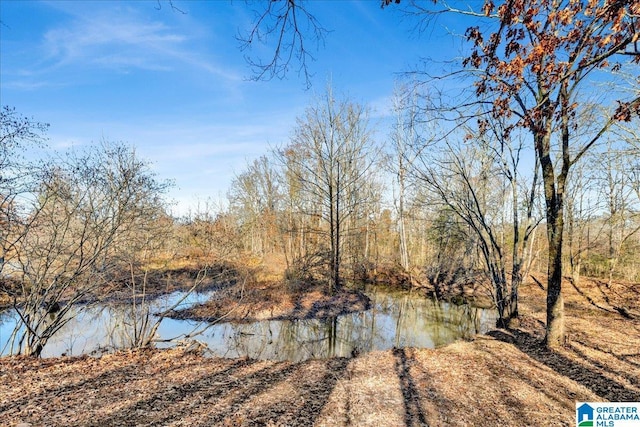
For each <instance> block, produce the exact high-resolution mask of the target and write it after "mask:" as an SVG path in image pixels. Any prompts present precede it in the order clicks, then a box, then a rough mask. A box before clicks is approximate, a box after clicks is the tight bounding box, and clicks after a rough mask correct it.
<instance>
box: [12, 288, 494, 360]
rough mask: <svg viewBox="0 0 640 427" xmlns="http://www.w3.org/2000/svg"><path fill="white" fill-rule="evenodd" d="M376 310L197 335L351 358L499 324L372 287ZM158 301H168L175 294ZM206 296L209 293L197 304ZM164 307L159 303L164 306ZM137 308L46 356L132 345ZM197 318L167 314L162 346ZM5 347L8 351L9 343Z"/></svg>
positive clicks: (216, 347)
mask: <svg viewBox="0 0 640 427" xmlns="http://www.w3.org/2000/svg"><path fill="white" fill-rule="evenodd" d="M368 295H369V297H370V298H371V299H372V302H373V304H372V308H371V309H370V310H367V311H364V312H358V313H349V314H344V315H341V316H338V317H331V318H326V319H308V320H284V321H283V320H278V321H261V322H254V323H247V324H232V323H224V324H218V325H213V326H211V327H210V328H209V329H207V330H206V331H205V332H204V333H203V334H202V335H200V336H199V337H197V339H198V340H199V341H201V342H203V343H205V344H207V346H208V347H209V349H210V352H211V354H212V355H215V356H221V357H243V356H248V357H251V358H255V359H271V360H292V361H300V360H306V359H313V358H325V357H333V356H340V357H349V356H352V355H354V354H357V353H363V352H367V351H371V350H384V349H390V348H393V347H397V348H400V347H426V348H435V347H440V346H442V345H445V344H448V343H450V342H453V341H455V340H458V339H465V338H469V337H471V336H473V335H474V334H476V333H484V332H487V331H488V330H489V329H491V328H492V327H493V326H494V325H495V321H496V316H495V314H494V313H493V311H492V310H483V309H479V308H474V307H470V306H467V305H460V306H457V305H453V304H449V303H444V302H438V301H434V300H431V299H427V298H424V297H422V296H420V295H417V294H415V293H414V294H411V293H408V292H389V291H387V290H380V289H373V290H371V291H370V292H368ZM174 297H175V296H169V298H168V299H167V300H165V301H164V302H163V301H159V302H158V303H157V304H159V305H161V304H169V303H170V302H171V298H174ZM198 299H199V300H201V301H202V300H204V299H206V296H205V295H202V296H200V297H199V298H194V300H193V301H192V302H196V301H197V300H198ZM157 308H158V307H152V309H157ZM131 318H132V312H131V307H130V306H126V305H125V306H114V305H111V306H107V305H105V306H103V307H100V308H96V309H95V310H87V312H85V313H83V314H81V315H80V316H78V318H77V319H74V320H73V321H71V322H69V324H68V325H67V326H65V328H64V329H63V330H61V331H60V332H59V334H58V335H56V336H55V337H54V338H55V339H54V340H52V342H50V343H49V345H48V346H47V347H46V349H45V350H46V352H45V354H43V356H45V357H46V356H57V355H61V354H70V355H71V354H74V355H77V354H81V353H91V352H96V350H97V351H98V352H100V350H101V349H105V348H107V349H113V348H122V347H127V345H128V343H129V341H130V340H131V337H130V319H131ZM0 319H2V321H0V348H2V347H3V346H4V345H5V344H6V342H3V340H4V341H6V337H7V335H8V334H6V333H5V332H6V331H7V330H9V331H10V330H11V329H12V328H13V325H14V324H15V323H14V319H12V316H11V313H10V312H9V313H6V312H5V313H0ZM198 325H199V324H198V322H193V321H185V320H175V319H164V320H163V321H162V323H161V325H160V328H159V329H158V330H157V332H156V334H157V340H158V341H160V343H159V344H158V346H169V345H171V344H170V343H162V342H161V341H162V340H164V339H168V338H172V337H179V336H181V335H182V336H184V335H186V334H189V333H190V332H191V331H193V329H194V328H197V327H198ZM5 353H6V349H5Z"/></svg>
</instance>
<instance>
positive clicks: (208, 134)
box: [0, 0, 457, 214]
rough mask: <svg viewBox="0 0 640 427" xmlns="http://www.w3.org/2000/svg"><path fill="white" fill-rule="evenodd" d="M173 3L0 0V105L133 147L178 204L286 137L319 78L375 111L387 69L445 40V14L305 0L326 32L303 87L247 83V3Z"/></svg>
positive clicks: (183, 206)
mask: <svg viewBox="0 0 640 427" xmlns="http://www.w3.org/2000/svg"><path fill="white" fill-rule="evenodd" d="M174 4H175V5H176V6H177V7H179V8H180V9H181V10H183V11H184V12H185V13H180V12H177V11H175V10H172V9H171V8H170V7H169V5H168V4H167V3H166V2H165V1H161V2H160V5H161V6H162V7H161V8H160V9H159V10H158V2H156V1H126V0H123V1H87V2H83V1H26V0H0V19H1V21H2V25H1V26H0V31H1V33H0V98H1V99H0V103H1V104H2V105H9V106H12V107H15V108H16V109H17V110H18V112H19V113H21V114H23V115H27V116H30V117H31V116H32V117H33V118H34V119H36V120H38V121H42V122H47V123H50V124H51V127H50V131H49V138H50V141H49V142H50V145H51V147H53V148H56V149H64V148H65V147H69V146H76V147H81V146H83V145H86V144H92V143H97V142H98V141H100V140H101V139H102V138H104V139H107V140H113V141H125V142H127V143H130V144H131V145H133V146H135V147H136V150H137V152H138V153H139V155H140V156H141V157H143V158H145V159H148V160H149V161H151V162H152V163H153V168H154V170H155V172H156V173H157V175H158V177H159V178H161V179H172V180H174V182H175V184H176V187H175V188H174V189H173V190H172V192H171V193H170V194H169V196H170V198H172V199H174V200H175V201H176V202H177V206H176V207H175V208H174V212H175V213H177V214H181V213H184V212H186V210H187V209H188V208H189V207H192V208H193V207H195V205H196V203H197V201H198V200H200V201H204V200H206V199H208V198H212V199H213V200H214V201H216V200H219V199H223V198H224V197H225V194H226V192H227V190H228V188H229V184H230V182H231V180H232V179H233V176H234V174H237V173H240V172H242V170H243V168H244V165H245V164H246V163H247V161H251V160H252V159H254V158H256V157H258V156H260V155H262V154H265V153H267V152H268V150H269V147H272V146H276V145H279V144H283V143H286V142H287V140H288V138H289V135H290V134H291V131H292V130H293V127H294V126H295V119H296V117H297V116H299V115H301V114H302V113H303V111H304V109H305V107H306V106H308V105H309V103H310V102H311V101H312V100H313V97H314V94H317V93H321V92H323V91H324V89H325V86H326V82H327V81H328V79H331V81H332V84H333V87H334V89H335V90H336V91H337V92H338V93H341V94H345V95H348V96H349V97H351V98H352V99H354V100H356V101H359V102H362V103H366V104H369V105H370V106H371V107H372V109H373V116H374V119H375V118H376V117H377V118H380V117H384V116H385V114H388V112H389V108H390V105H391V103H390V96H391V94H392V92H393V87H394V81H395V80H397V78H398V73H401V72H403V71H407V70H410V69H412V68H413V67H414V65H415V64H417V63H418V62H419V59H420V58H421V57H439V56H442V55H447V56H451V54H452V53H454V54H455V50H456V49H457V47H456V43H457V42H456V41H454V39H452V38H451V37H449V36H446V35H443V34H441V32H444V29H445V28H446V27H447V25H446V23H440V24H438V26H436V30H435V32H431V33H430V34H429V35H428V37H426V36H425V35H423V36H422V37H418V36H417V35H416V33H414V32H412V31H411V29H412V28H413V25H414V24H415V21H413V20H411V19H402V16H401V14H400V13H399V11H398V10H397V9H395V10H394V9H386V10H381V9H380V2H379V1H378V0H365V1H348V0H333V1H329V0H327V1H321V0H313V1H311V2H310V4H309V5H308V8H309V10H310V11H311V12H312V13H314V14H315V15H316V17H317V18H318V20H319V21H320V22H321V23H322V24H323V26H324V27H325V28H327V29H328V30H330V31H331V32H330V33H329V34H328V35H327V37H326V40H325V43H324V46H321V47H320V49H319V50H315V46H313V45H309V47H310V48H311V52H312V53H313V55H314V56H315V57H316V61H314V62H310V63H309V70H310V71H311V72H312V73H314V77H313V79H312V84H313V86H312V88H311V89H310V90H306V89H305V84H304V83H305V82H304V79H302V78H299V77H298V75H297V74H296V73H295V70H294V71H292V72H291V73H289V75H288V77H287V79H285V80H277V79H276V80H271V81H259V82H255V81H250V80H248V77H250V76H251V71H250V69H249V67H248V65H247V63H246V61H245V59H244V56H243V55H244V54H245V53H244V52H241V51H240V49H239V43H238V41H237V40H236V35H237V34H238V32H239V31H244V30H247V29H249V28H250V27H251V23H252V16H253V15H252V6H251V4H249V5H247V3H245V2H244V1H234V2H231V1H227V0H212V1H206V2H205V1H198V2H196V1H181V0H174ZM259 6H260V2H256V4H255V5H254V7H259ZM426 39H428V42H427V41H426ZM250 53H251V54H252V55H255V56H257V57H262V58H265V59H267V58H268V55H269V54H270V53H271V52H270V50H269V49H268V48H267V47H265V46H260V45H258V46H255V47H254V50H253V51H252V52H250ZM374 121H375V120H374ZM379 122H380V123H381V124H382V125H381V126H379V127H378V132H377V137H378V138H385V137H386V135H387V134H388V130H386V129H384V125H383V124H384V120H381V121H380V120H379Z"/></svg>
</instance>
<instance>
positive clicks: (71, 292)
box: [12, 143, 167, 356]
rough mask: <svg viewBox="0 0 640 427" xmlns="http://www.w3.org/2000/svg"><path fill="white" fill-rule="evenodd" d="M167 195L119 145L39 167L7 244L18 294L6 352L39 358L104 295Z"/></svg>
mask: <svg viewBox="0 0 640 427" xmlns="http://www.w3.org/2000/svg"><path fill="white" fill-rule="evenodd" d="M166 188H167V184H166V183H161V182H158V181H156V180H155V178H154V176H153V174H152V173H151V172H150V171H149V168H148V165H147V164H146V163H145V162H143V161H141V160H139V159H137V157H136V156H135V152H134V151H133V150H131V149H129V148H128V147H126V146H124V145H117V144H107V143H105V144H103V145H102V146H101V147H100V148H98V149H93V150H89V151H87V152H86V153H84V154H78V153H76V152H69V153H68V154H67V155H66V156H65V157H64V158H63V159H60V160H58V161H55V162H51V163H48V164H44V165H43V166H42V169H41V171H40V179H39V185H38V187H37V189H36V191H34V193H33V194H32V196H31V197H30V198H28V200H27V202H25V203H27V204H28V209H25V216H24V217H23V218H22V224H23V227H22V228H21V229H20V230H18V231H17V233H18V234H17V239H16V244H15V245H14V249H15V253H16V256H15V263H16V264H17V265H18V271H17V272H15V274H14V277H15V278H16V279H17V280H18V281H19V282H20V284H21V289H20V293H19V295H14V304H13V308H14V310H15V311H16V313H17V314H18V316H19V319H20V322H19V324H18V325H17V327H16V329H15V330H14V339H13V340H12V351H17V352H18V353H23V354H26V355H32V356H39V355H40V353H41V352H42V350H43V348H44V347H45V346H46V344H47V342H48V341H49V339H50V338H51V337H52V336H53V335H55V333H56V332H57V331H58V330H60V328H62V327H63V326H64V325H65V324H66V323H67V322H68V321H69V320H70V319H71V314H72V313H74V312H75V313H77V312H78V311H77V310H75V308H78V306H77V304H78V303H81V302H83V303H86V302H89V301H91V300H92V299H95V298H96V296H97V295H100V294H103V293H104V292H106V291H107V290H108V286H109V285H110V283H111V280H112V279H113V278H114V276H115V274H116V272H118V271H119V269H121V268H122V267H123V266H126V264H123V260H125V259H126V258H127V255H130V254H128V253H127V251H128V249H129V248H130V247H131V245H132V244H133V243H132V240H135V237H136V236H138V235H139V233H141V230H145V229H146V228H147V225H148V224H149V223H150V222H152V221H153V220H154V218H156V217H157V215H158V212H160V211H161V207H162V198H161V196H162V193H163V192H164V191H165V189H166ZM136 249H139V248H136ZM74 306H75V307H74ZM72 307H73V308H74V310H72Z"/></svg>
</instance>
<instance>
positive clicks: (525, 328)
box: [0, 279, 640, 427]
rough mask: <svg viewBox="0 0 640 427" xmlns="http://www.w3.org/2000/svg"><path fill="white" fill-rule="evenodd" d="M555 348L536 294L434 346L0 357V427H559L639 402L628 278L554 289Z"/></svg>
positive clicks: (636, 328) (639, 366)
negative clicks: (495, 325) (513, 312)
mask: <svg viewBox="0 0 640 427" xmlns="http://www.w3.org/2000/svg"><path fill="white" fill-rule="evenodd" d="M564 288H565V304H566V310H567V317H566V327H567V332H568V333H567V336H568V340H567V344H566V346H565V347H564V348H562V349H560V350H558V351H549V350H546V349H545V348H544V347H543V346H542V345H541V339H542V336H543V334H544V325H543V323H542V321H543V320H544V301H545V293H544V290H543V289H541V288H540V287H539V286H538V285H537V284H536V283H535V282H531V283H529V284H527V285H525V286H524V287H523V289H522V291H521V294H522V300H521V307H520V308H521V311H522V313H523V315H522V318H521V320H520V321H519V322H518V324H517V325H514V327H513V328H512V329H509V330H495V331H492V332H490V333H489V334H488V335H485V336H478V337H476V338H475V339H474V340H472V341H468V342H457V343H454V344H451V345H448V346H446V347H442V348H439V349H436V350H430V349H413V348H406V349H393V350H389V351H384V352H372V353H367V354H361V355H359V356H357V357H354V358H349V359H347V358H334V359H327V360H310V361H305V362H300V363H293V362H273V361H256V360H249V359H217V358H207V357H203V356H202V355H201V354H200V351H198V350H189V349H184V348H183V349H173V350H165V351H160V350H144V351H136V352H120V353H117V354H113V355H107V356H103V357H102V358H90V357H80V358H55V359H27V358H22V357H9V358H2V359H0V425H2V426H5V425H6V426H16V425H21V424H22V425H24V426H26V425H31V426H70V425H73V426H147V425H153V426H181V425H188V426H212V425H219V426H311V425H316V426H376V427H380V426H421V425H429V426H521V425H538V426H568V425H573V423H575V402H576V401H636V402H637V401H640V320H639V317H638V316H637V313H638V308H639V307H638V301H640V284H629V283H626V284H620V283H614V284H613V285H612V286H611V287H607V286H606V284H604V283H602V282H599V281H596V280H587V279H585V280H584V281H583V284H581V285H580V286H578V287H573V286H572V285H571V284H570V283H567V284H565V287H564Z"/></svg>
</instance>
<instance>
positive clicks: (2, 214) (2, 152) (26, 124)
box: [0, 106, 49, 286]
mask: <svg viewBox="0 0 640 427" xmlns="http://www.w3.org/2000/svg"><path fill="white" fill-rule="evenodd" d="M48 127H49V125H48V124H45V123H39V122H36V121H34V120H33V119H30V118H28V117H24V116H22V115H20V114H18V113H17V112H16V110H15V109H14V108H10V107H8V106H4V107H2V110H1V111H0V275H2V273H3V268H4V266H5V263H9V261H10V259H11V258H12V257H13V256H15V250H14V245H15V243H16V242H15V239H17V238H19V236H20V232H19V231H17V230H18V228H19V227H20V226H21V222H20V206H19V197H20V196H21V195H22V194H24V193H26V192H28V190H29V187H30V185H31V184H32V178H33V172H34V167H33V165H30V164H28V163H27V162H26V161H25V159H24V157H23V156H22V152H23V150H26V149H28V148H33V147H38V146H42V144H43V143H44V141H45V139H46V138H45V133H46V130H47V128H48ZM0 286H4V282H3V281H1V276H0Z"/></svg>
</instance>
